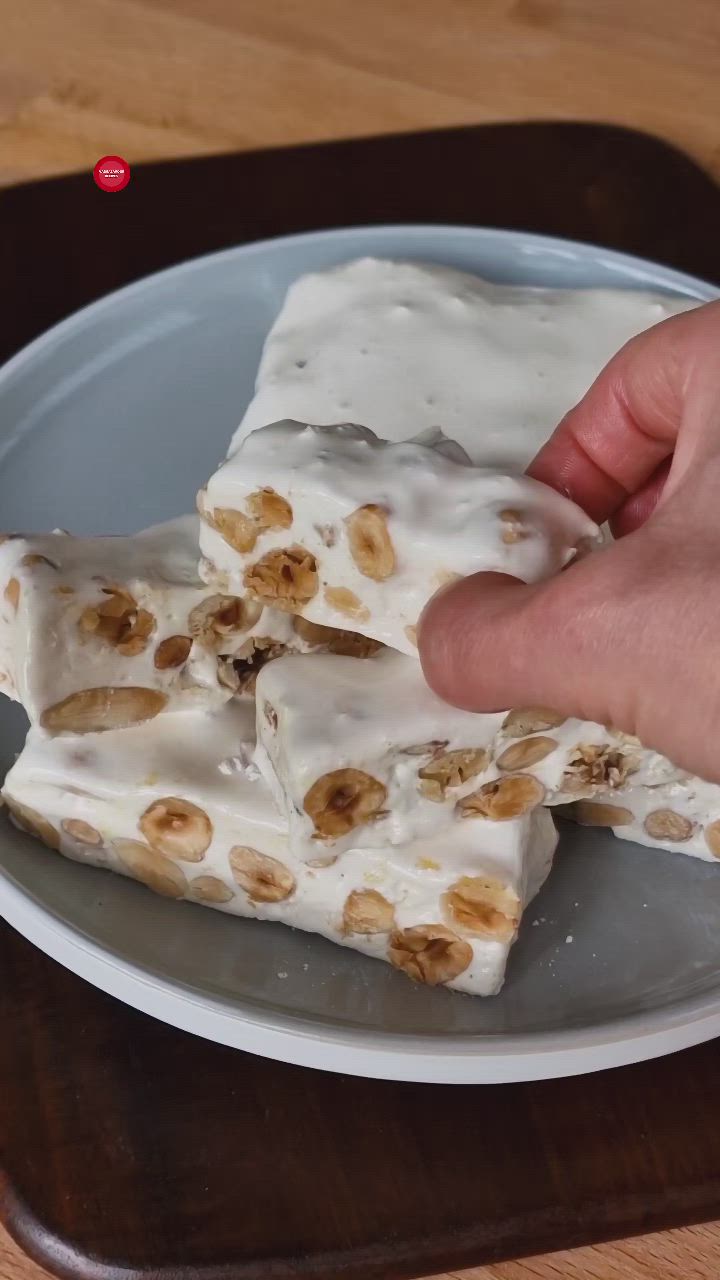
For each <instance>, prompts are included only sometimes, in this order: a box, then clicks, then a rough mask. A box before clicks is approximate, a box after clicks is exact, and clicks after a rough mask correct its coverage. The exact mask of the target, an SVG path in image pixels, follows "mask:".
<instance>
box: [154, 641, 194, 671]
mask: <svg viewBox="0 0 720 1280" xmlns="http://www.w3.org/2000/svg"><path fill="white" fill-rule="evenodd" d="M191 649H192V639H191V637H190V636H167V637H166V639H165V640H161V641H160V644H159V645H158V647H157V649H156V650H155V657H154V659H153V662H154V665H155V667H156V669H157V670H158V671H169V670H170V669H171V668H173V667H181V666H182V665H183V663H184V662H187V659H188V658H189V657H190V650H191Z"/></svg>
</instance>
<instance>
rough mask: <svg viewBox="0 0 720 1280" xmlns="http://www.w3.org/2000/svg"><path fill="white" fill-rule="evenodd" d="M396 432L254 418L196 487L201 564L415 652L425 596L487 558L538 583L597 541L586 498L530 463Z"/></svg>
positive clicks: (326, 621) (212, 578) (481, 567)
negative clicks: (467, 457)
mask: <svg viewBox="0 0 720 1280" xmlns="http://www.w3.org/2000/svg"><path fill="white" fill-rule="evenodd" d="M446 443H447V442H445V441H443V440H440V439H438V440H435V441H434V442H431V443H428V442H418V441H408V442H406V443H404V444H390V443H388V442H387V441H385V440H380V439H378V437H377V436H375V435H374V434H373V433H372V432H371V431H368V430H367V429H366V428H364V427H358V426H353V425H351V424H346V425H341V426H335V427H313V426H305V425H303V424H302V423H298V422H277V423H274V424H273V425H272V426H268V427H264V428H263V429H262V430H260V431H255V432H253V434H252V435H251V436H249V437H248V438H247V440H245V442H244V443H243V444H241V446H240V448H239V449H238V452H237V453H236V454H234V455H233V456H232V457H231V458H229V459H228V460H227V462H225V463H223V464H222V466H221V467H220V468H219V470H218V471H216V472H215V474H214V475H213V476H212V477H211V479H210V480H209V481H208V485H207V489H206V490H205V492H204V493H201V494H200V496H199V509H200V514H201V517H202V527H201V533H200V546H201V550H202V552H203V555H204V557H205V559H204V561H203V563H202V564H201V569H200V572H201V575H202V576H203V577H205V578H206V580H207V581H208V582H209V583H211V584H213V583H217V582H218V581H221V582H223V583H225V584H227V586H228V587H229V589H230V590H231V591H232V592H234V593H235V594H245V593H248V594H249V595H250V596H251V597H252V598H253V599H255V600H257V601H258V602H260V603H261V604H263V605H268V606H271V607H275V608H278V609H286V610H287V611H288V612H290V613H293V614H299V615H302V617H304V618H306V619H308V620H309V621H311V622H317V623H321V624H323V625H325V626H333V627H343V626H346V627H352V628H353V630H355V631H357V632H360V633H361V634H363V635H367V636H370V637H372V638H374V639H376V640H379V641H382V642H383V643H384V644H387V645H390V646H391V647H392V648H394V649H398V650H400V651H402V652H405V653H408V654H414V653H416V651H417V640H416V628H417V623H418V620H419V617H420V614H421V613H422V610H423V608H424V606H425V605H426V604H427V602H428V600H429V599H430V597H431V596H433V595H434V594H435V592H436V591H437V590H438V589H439V588H440V587H442V586H444V585H445V584H447V583H448V582H452V581H453V580H455V579H456V578H460V577H466V576H467V575H468V574H471V573H479V572H482V571H488V572H495V573H505V574H510V575H512V577H515V578H519V579H521V580H522V581H523V582H538V581H540V580H541V579H543V578H547V577H550V576H551V575H553V574H555V573H557V572H559V570H561V569H563V568H564V567H565V565H567V564H568V563H569V561H570V560H572V559H573V558H574V556H575V555H576V554H577V551H578V548H587V547H589V546H590V545H592V544H593V543H594V542H597V541H598V538H599V530H598V527H597V525H595V524H594V523H593V521H592V520H590V519H589V518H588V517H587V516H586V515H585V513H584V512H583V511H581V510H580V508H579V507H576V506H575V504H574V503H572V502H570V501H569V500H568V499H567V498H564V497H562V495H561V494H559V493H556V492H555V490H554V489H550V488H548V486H547V485H542V484H539V483H538V482H537V481H536V480H531V479H529V478H528V477H527V476H513V475H501V474H499V473H498V472H494V471H488V470H485V469H483V468H480V467H473V466H471V465H469V463H467V462H462V461H457V460H456V459H455V458H453V457H449V456H448V455H447V452H446V450H445V448H444V447H443V446H444V444H446Z"/></svg>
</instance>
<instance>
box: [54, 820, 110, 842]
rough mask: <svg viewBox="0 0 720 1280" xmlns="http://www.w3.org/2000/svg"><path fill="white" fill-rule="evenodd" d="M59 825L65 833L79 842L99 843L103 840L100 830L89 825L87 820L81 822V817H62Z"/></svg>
mask: <svg viewBox="0 0 720 1280" xmlns="http://www.w3.org/2000/svg"><path fill="white" fill-rule="evenodd" d="M60 826H61V827H62V829H63V831H64V832H65V834H66V835H68V836H70V838H71V839H72V840H77V841H78V843H79V844H91V845H99V844H102V842H103V838H102V836H101V835H100V832H99V831H98V830H97V829H96V828H95V827H91V826H90V823H89V822H83V820H82V818H63V820H62V822H61V823H60Z"/></svg>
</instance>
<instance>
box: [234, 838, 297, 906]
mask: <svg viewBox="0 0 720 1280" xmlns="http://www.w3.org/2000/svg"><path fill="white" fill-rule="evenodd" d="M229 858H230V867H231V869H232V873H233V876H234V878H235V880H236V881H237V883H238V884H239V885H240V888H241V889H244V890H245V892H246V894H247V896H248V898H249V899H250V901H251V902H283V901H284V899H285V898H289V897H290V895H291V894H292V893H294V891H295V877H294V875H293V874H292V871H290V870H289V869H288V868H287V867H286V866H285V865H284V863H282V862H279V861H278V859H277V858H271V857H269V856H268V855H267V854H265V853H258V852H257V849H249V848H248V847H247V846H245V845H241V844H236V845H235V846H234V847H233V848H232V849H231V850H230V853H229Z"/></svg>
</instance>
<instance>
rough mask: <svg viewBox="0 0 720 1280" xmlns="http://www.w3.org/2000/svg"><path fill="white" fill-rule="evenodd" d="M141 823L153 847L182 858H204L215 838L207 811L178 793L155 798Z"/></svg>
mask: <svg viewBox="0 0 720 1280" xmlns="http://www.w3.org/2000/svg"><path fill="white" fill-rule="evenodd" d="M138 826H139V828H140V830H141V831H142V833H143V835H144V836H145V839H146V840H147V842H148V844H149V845H150V846H151V847H152V848H153V849H157V850H158V851H159V852H160V853H164V854H165V855H166V856H167V857H168V858H179V859H180V860H181V861H182V862H201V861H202V858H203V855H204V854H205V853H206V851H207V849H208V847H209V845H210V842H211V840H212V838H213V827H212V823H211V821H210V819H209V818H208V816H207V814H206V813H205V812H204V811H203V810H202V809H199V808H198V806H197V805H196V804H192V803H191V802H190V801H189V800H182V799H181V798H180V797H179V796H165V797H164V798H163V799H162V800H155V801H153V803H152V804H151V805H150V806H149V808H147V809H146V810H145V812H144V814H143V815H142V817H141V818H140V820H139V822H138Z"/></svg>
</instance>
